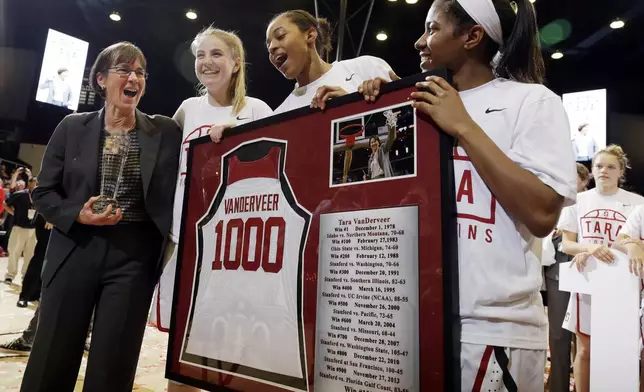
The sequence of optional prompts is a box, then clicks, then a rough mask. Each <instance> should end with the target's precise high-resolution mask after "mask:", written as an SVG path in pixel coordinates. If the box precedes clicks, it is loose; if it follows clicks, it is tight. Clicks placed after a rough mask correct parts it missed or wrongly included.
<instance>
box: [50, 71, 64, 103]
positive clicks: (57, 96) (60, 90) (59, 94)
mask: <svg viewBox="0 0 644 392" xmlns="http://www.w3.org/2000/svg"><path fill="white" fill-rule="evenodd" d="M66 92H67V82H65V81H64V80H62V79H61V78H59V77H56V78H54V98H53V99H54V101H58V102H63V103H67V102H65V93H66Z"/></svg>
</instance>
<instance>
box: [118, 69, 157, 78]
mask: <svg viewBox="0 0 644 392" xmlns="http://www.w3.org/2000/svg"><path fill="white" fill-rule="evenodd" d="M108 71H109V72H114V73H116V74H117V75H119V76H120V77H122V78H127V77H129V76H130V74H131V73H132V72H134V73H135V74H136V77H137V78H139V79H147V78H148V76H149V75H150V74H149V73H148V72H147V71H146V70H144V69H142V68H139V69H132V68H128V67H114V68H109V69H108Z"/></svg>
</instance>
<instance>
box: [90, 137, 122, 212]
mask: <svg viewBox="0 0 644 392" xmlns="http://www.w3.org/2000/svg"><path fill="white" fill-rule="evenodd" d="M129 147H130V135H129V133H128V132H115V133H110V134H109V135H107V136H106V137H105V144H104V145H103V157H102V159H101V194H100V195H99V199H98V200H96V202H94V206H93V212H94V213H95V214H101V213H103V212H105V210H106V209H107V206H108V205H112V214H115V213H116V209H117V208H119V207H120V204H119V202H118V200H117V199H116V197H117V195H118V193H119V189H120V186H121V183H122V180H123V169H124V168H125V162H126V161H127V156H128V151H129Z"/></svg>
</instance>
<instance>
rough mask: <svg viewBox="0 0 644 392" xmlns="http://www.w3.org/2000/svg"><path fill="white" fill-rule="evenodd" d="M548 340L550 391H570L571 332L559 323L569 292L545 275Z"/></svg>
mask: <svg viewBox="0 0 644 392" xmlns="http://www.w3.org/2000/svg"><path fill="white" fill-rule="evenodd" d="M546 292H547V297H548V323H549V340H550V342H549V343H550V378H549V379H548V384H550V392H568V391H570V342H571V339H572V333H571V332H570V331H568V330H567V329H564V328H563V327H562V326H561V324H562V323H563V321H564V317H566V309H567V308H568V299H569V298H570V293H569V292H566V291H559V281H558V280H555V279H551V278H548V277H546Z"/></svg>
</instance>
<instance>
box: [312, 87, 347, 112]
mask: <svg viewBox="0 0 644 392" xmlns="http://www.w3.org/2000/svg"><path fill="white" fill-rule="evenodd" d="M347 94H348V93H347V92H346V91H345V90H344V89H343V88H342V87H338V86H321V87H318V89H317V91H316V92H315V95H313V99H312V100H311V107H312V108H320V109H322V110H324V108H325V107H326V101H328V100H329V99H332V98H336V97H341V96H343V95H347Z"/></svg>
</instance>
